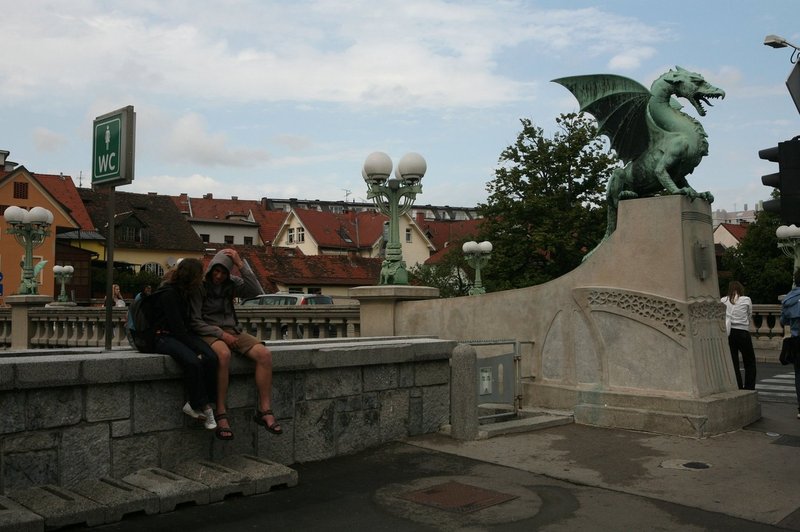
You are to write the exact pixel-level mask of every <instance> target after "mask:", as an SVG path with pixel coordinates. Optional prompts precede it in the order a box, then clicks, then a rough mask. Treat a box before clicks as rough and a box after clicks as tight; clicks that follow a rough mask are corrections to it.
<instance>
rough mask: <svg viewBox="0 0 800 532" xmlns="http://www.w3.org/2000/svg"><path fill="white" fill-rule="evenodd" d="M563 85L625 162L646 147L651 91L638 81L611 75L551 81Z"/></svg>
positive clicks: (572, 77)
mask: <svg viewBox="0 0 800 532" xmlns="http://www.w3.org/2000/svg"><path fill="white" fill-rule="evenodd" d="M553 81H554V82H555V83H558V84H560V85H563V86H564V87H566V88H567V89H568V90H569V91H570V92H571V93H572V94H573V96H575V98H576V99H577V100H578V103H579V104H580V106H581V111H582V112H586V113H589V114H591V115H592V116H594V117H595V119H596V120H597V125H598V129H599V131H600V134H601V135H607V136H608V138H609V140H611V147H612V148H613V149H614V150H616V152H617V155H618V156H619V158H620V159H622V160H623V161H624V162H629V161H632V160H633V159H635V158H636V157H637V156H638V155H640V154H641V153H642V152H644V150H645V149H646V148H647V145H648V142H649V140H650V133H649V130H648V128H647V120H646V115H647V104H648V102H649V101H650V96H651V95H650V91H649V90H648V89H647V88H646V87H644V86H643V85H641V84H640V83H638V82H636V81H634V80H632V79H629V78H625V77H622V76H616V75H613V74H592V75H586V76H570V77H566V78H558V79H554V80H553Z"/></svg>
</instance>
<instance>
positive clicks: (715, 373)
mask: <svg viewBox="0 0 800 532" xmlns="http://www.w3.org/2000/svg"><path fill="white" fill-rule="evenodd" d="M362 316H363V313H362ZM394 319H395V333H396V334H398V335H424V334H432V335H436V336H438V337H439V338H447V339H451V340H456V341H466V340H471V339H476V338H478V339H496V338H513V339H515V340H517V341H519V342H520V343H521V344H525V345H530V346H532V347H531V348H530V350H529V352H523V353H522V360H521V367H522V395H523V406H525V407H529V408H553V409H559V410H572V411H573V412H574V413H575V421H576V422H578V423H585V424H589V425H598V426H607V427H621V428H631V429H637V430H646V431H653V432H664V433H669V434H680V435H687V436H700V437H703V436H708V435H711V434H718V433H720V432H726V431H730V430H736V429H739V428H741V427H743V426H745V425H747V424H749V423H752V422H753V421H755V420H757V419H758V418H759V417H760V407H759V403H758V396H757V394H756V393H755V392H754V391H746V390H739V389H738V388H737V384H736V380H735V378H734V373H733V364H732V362H731V356H730V352H729V349H728V342H727V338H726V335H725V306H724V305H723V304H722V303H720V300H719V288H718V286H717V272H716V262H715V257H714V242H713V234H712V224H711V209H710V206H709V205H708V203H706V202H705V201H702V200H699V199H697V200H694V201H690V200H689V199H688V198H687V197H685V196H662V197H656V198H642V199H632V200H626V201H622V202H620V205H619V217H618V226H617V230H616V231H615V232H614V233H613V234H612V235H611V237H610V238H609V239H608V240H607V241H605V242H604V243H603V244H602V245H601V246H600V247H598V248H597V249H596V250H595V251H594V253H593V254H592V255H591V257H590V258H589V259H588V260H586V261H585V262H584V263H583V264H581V265H580V266H579V267H578V268H576V269H574V270H573V271H571V272H569V273H567V274H566V275H564V276H562V277H559V278H558V279H554V280H553V281H550V282H548V283H545V284H542V285H538V286H532V287H528V288H522V289H519V290H507V291H503V292H493V293H489V294H484V295H481V296H472V297H459V298H449V299H439V300H433V301H416V302H408V303H406V304H405V305H403V306H401V307H398V312H397V313H396V315H395V318H394Z"/></svg>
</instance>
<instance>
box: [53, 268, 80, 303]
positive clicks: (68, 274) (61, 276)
mask: <svg viewBox="0 0 800 532" xmlns="http://www.w3.org/2000/svg"><path fill="white" fill-rule="evenodd" d="M74 272H75V268H73V267H72V266H70V265H69V264H67V265H66V266H58V265H56V266H53V275H55V276H56V281H58V282H60V283H61V294H59V296H58V302H59V303H66V302H67V301H69V298H68V297H67V290H66V288H65V287H64V285H66V284H67V283H68V282H69V280H70V279H72V274H73V273H74Z"/></svg>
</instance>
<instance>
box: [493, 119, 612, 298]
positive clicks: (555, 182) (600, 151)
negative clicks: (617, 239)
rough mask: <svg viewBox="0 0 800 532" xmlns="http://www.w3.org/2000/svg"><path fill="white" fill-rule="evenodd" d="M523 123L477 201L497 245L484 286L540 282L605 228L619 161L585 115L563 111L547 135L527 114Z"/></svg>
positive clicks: (568, 266)
mask: <svg viewBox="0 0 800 532" xmlns="http://www.w3.org/2000/svg"><path fill="white" fill-rule="evenodd" d="M520 122H521V123H522V131H521V132H520V133H519V135H518V136H517V140H516V142H515V143H514V144H513V145H512V146H509V147H508V148H506V149H505V150H504V151H503V153H502V154H501V156H500V160H499V166H498V168H497V169H496V170H495V177H494V179H493V180H492V181H490V182H489V183H488V184H487V186H486V188H487V191H488V192H489V197H488V199H487V203H486V204H481V205H479V209H480V212H481V214H482V215H483V216H484V222H483V224H482V226H481V233H482V234H481V239H482V240H489V241H490V242H492V244H493V246H494V251H493V252H492V259H491V261H490V262H489V265H488V266H487V268H486V270H485V275H484V284H485V285H486V287H487V290H488V291H494V290H503V289H509V288H520V287H524V286H531V285H534V284H540V283H543V282H546V281H549V280H551V279H554V278H556V277H559V276H561V275H563V274H565V273H567V272H569V271H570V270H572V269H574V268H575V267H577V266H578V265H579V264H580V263H581V260H582V259H583V257H584V255H585V254H586V253H588V252H589V251H590V250H592V249H593V248H594V247H595V246H596V245H597V244H598V243H599V242H600V239H601V238H602V237H603V234H604V233H605V226H606V224H605V222H606V207H605V201H604V198H605V186H606V182H607V181H608V178H609V176H610V175H611V172H612V170H613V169H614V168H615V167H616V166H618V161H617V159H616V157H615V156H614V155H612V154H610V153H608V150H607V148H606V146H605V145H604V143H603V141H602V140H601V139H600V138H599V137H598V136H597V127H596V124H595V122H594V120H592V119H591V118H589V117H588V116H586V115H583V114H575V113H570V114H562V115H561V116H560V117H559V118H558V119H557V120H556V122H557V124H558V127H559V130H558V131H557V132H556V133H555V134H554V135H553V138H552V139H550V138H546V137H545V135H544V132H543V130H542V129H541V128H539V127H535V126H534V125H533V123H532V122H531V120H529V119H522V120H521V121H520ZM481 273H482V274H483V273H484V270H482V271H481Z"/></svg>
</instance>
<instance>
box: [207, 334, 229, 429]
mask: <svg viewBox="0 0 800 532" xmlns="http://www.w3.org/2000/svg"><path fill="white" fill-rule="evenodd" d="M211 348H212V349H213V350H214V352H215V353H216V354H217V360H219V366H218V368H217V414H224V413H226V412H227V411H228V407H227V402H228V382H229V380H230V366H231V350H230V349H228V346H227V345H225V342H223V341H219V342H214V343H213V344H211ZM217 424H218V425H219V426H220V427H222V428H227V429H229V428H230V427H231V425H230V423H228V420H227V418H223V419H221V420H219V421H218V422H217Z"/></svg>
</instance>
